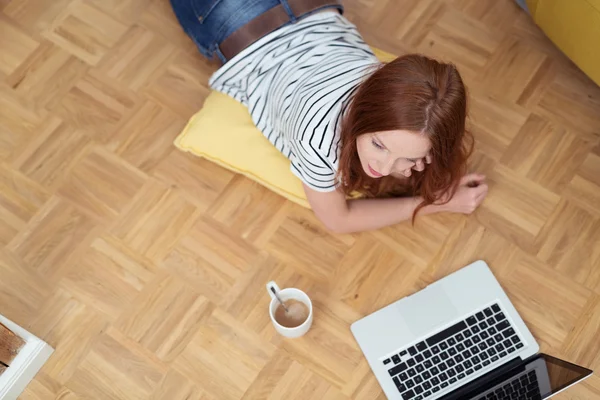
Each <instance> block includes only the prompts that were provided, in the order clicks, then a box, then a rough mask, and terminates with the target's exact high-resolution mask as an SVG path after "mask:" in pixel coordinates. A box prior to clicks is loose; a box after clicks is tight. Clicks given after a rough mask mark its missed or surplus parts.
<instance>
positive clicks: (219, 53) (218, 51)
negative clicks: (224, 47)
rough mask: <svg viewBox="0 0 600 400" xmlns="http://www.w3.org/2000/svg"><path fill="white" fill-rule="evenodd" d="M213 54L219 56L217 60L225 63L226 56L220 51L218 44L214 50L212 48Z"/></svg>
mask: <svg viewBox="0 0 600 400" xmlns="http://www.w3.org/2000/svg"><path fill="white" fill-rule="evenodd" d="M214 52H215V54H216V55H217V57H218V58H219V60H221V62H222V63H223V64H225V63H226V62H227V61H228V60H227V57H225V56H224V55H223V52H222V51H221V49H220V48H219V45H215V50H214Z"/></svg>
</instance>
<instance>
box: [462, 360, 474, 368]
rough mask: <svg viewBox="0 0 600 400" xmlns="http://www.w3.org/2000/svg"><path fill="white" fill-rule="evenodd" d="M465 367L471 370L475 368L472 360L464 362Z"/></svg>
mask: <svg viewBox="0 0 600 400" xmlns="http://www.w3.org/2000/svg"><path fill="white" fill-rule="evenodd" d="M463 365H464V366H465V368H471V367H472V366H473V363H472V362H471V361H470V360H467V361H465V362H464V364H463Z"/></svg>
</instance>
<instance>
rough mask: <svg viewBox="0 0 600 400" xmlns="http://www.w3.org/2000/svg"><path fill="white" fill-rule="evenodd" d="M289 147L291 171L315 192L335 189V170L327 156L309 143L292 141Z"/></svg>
mask: <svg viewBox="0 0 600 400" xmlns="http://www.w3.org/2000/svg"><path fill="white" fill-rule="evenodd" d="M291 147H292V152H291V156H290V161H291V165H290V169H291V170H292V173H293V174H294V175H296V176H297V177H298V178H300V180H301V181H302V182H304V184H306V186H308V187H309V188H311V189H313V190H315V191H317V192H333V191H334V190H335V189H336V179H335V175H336V171H335V169H334V168H333V166H332V164H331V162H330V161H329V160H328V159H327V157H325V155H324V154H322V152H321V151H320V150H319V149H316V148H314V147H313V146H311V145H310V143H304V142H302V141H294V142H292V146H291Z"/></svg>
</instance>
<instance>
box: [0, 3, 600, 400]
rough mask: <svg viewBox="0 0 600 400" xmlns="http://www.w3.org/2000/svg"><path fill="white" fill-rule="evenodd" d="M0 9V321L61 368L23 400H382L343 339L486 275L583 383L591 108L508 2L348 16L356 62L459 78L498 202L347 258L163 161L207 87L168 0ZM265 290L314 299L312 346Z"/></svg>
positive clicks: (298, 215)
mask: <svg viewBox="0 0 600 400" xmlns="http://www.w3.org/2000/svg"><path fill="white" fill-rule="evenodd" d="M0 10H1V12H0V169H1V173H0V245H1V251H0V313H2V314H3V315H5V316H6V317H8V318H10V319H12V320H13V321H15V322H17V323H19V324H20V325H22V326H23V327H25V328H27V329H29V330H30V331H31V332H33V333H35V334H36V335H38V336H40V337H41V338H43V339H45V340H46V341H47V342H49V343H50V344H51V345H52V346H53V347H55V348H56V352H55V353H54V355H53V356H52V357H51V359H50V360H49V362H48V363H47V364H46V365H45V366H44V368H43V370H42V371H41V372H40V373H39V374H38V376H37V377H36V379H35V380H34V381H33V382H32V383H31V385H30V386H29V387H28V388H27V389H26V391H25V393H24V394H23V396H22V399H28V400H29V399H61V400H74V399H168V400H183V399H202V400H209V399H210V400H227V399H263V398H270V399H361V400H367V399H383V398H384V396H383V393H382V392H381V390H380V389H379V387H378V384H377V382H376V380H375V379H374V377H373V375H372V373H371V372H370V370H369V367H368V365H367V363H366V361H365V359H364V358H363V357H362V355H361V352H360V351H359V348H358V347H357V345H356V343H355V341H354V339H353V337H352V335H351V333H350V330H349V325H350V324H351V323H352V322H353V321H355V320H357V319H359V318H360V317H362V316H364V315H366V314H368V313H370V312H373V311H375V310H377V309H378V308H380V307H382V306H383V305H386V304H388V303H390V302H392V301H394V300H396V299H398V298H400V297H402V296H405V295H407V294H410V293H412V292H414V291H416V290H418V289H419V288H422V287H424V286H425V285H426V284H428V283H430V282H433V281H434V280H436V279H438V278H441V277H443V276H445V275H447V274H448V273H450V272H451V271H454V270H456V269H458V268H460V267H461V266H463V265H466V264H467V263H469V262H471V261H474V260H476V259H480V258H482V259H485V260H486V261H487V262H488V263H489V264H490V265H491V267H492V268H493V270H494V272H495V274H496V275H497V277H498V278H499V280H500V282H501V283H502V285H503V286H504V288H505V289H506V291H507V292H508V294H509V296H510V297H511V299H512V300H513V302H514V304H515V306H516V307H517V309H518V310H519V312H520V313H521V315H522V316H523V317H524V318H525V320H526V322H527V323H528V325H529V327H530V329H531V330H532V331H533V333H534V334H535V336H536V337H537V339H538V340H539V342H540V344H541V346H542V349H543V351H545V352H548V353H550V354H553V355H557V356H560V357H564V358H566V359H568V360H571V361H574V362H578V363H581V364H583V365H584V366H586V367H590V368H593V369H597V370H600V340H598V332H599V329H600V88H598V87H597V86H595V85H594V84H593V83H592V82H591V81H590V80H589V79H588V78H586V77H585V76H584V75H583V74H582V73H581V72H580V71H579V70H578V69H577V68H576V67H575V66H574V65H573V64H572V63H571V62H570V61H569V60H568V59H566V57H564V56H563V55H562V54H561V53H560V52H559V51H558V50H556V49H555V48H554V47H553V46H552V44H551V43H550V42H549V40H548V39H546V38H545V37H544V36H543V34H542V33H541V32H540V30H539V29H538V28H536V27H535V26H534V25H533V24H532V22H531V21H530V19H529V18H528V17H527V15H525V13H523V12H522V11H521V10H520V9H519V8H517V6H516V5H514V4H513V1H511V0H447V1H443V0H403V1H399V0H387V1H384V0H377V1H375V0H355V1H347V16H348V17H349V18H350V19H351V20H353V21H354V22H355V23H356V24H357V25H358V26H359V28H360V29H361V31H362V32H363V33H364V36H365V38H366V39H367V41H368V42H369V43H371V44H373V45H376V46H378V47H381V48H383V49H384V50H387V51H390V52H394V53H396V54H401V53H405V52H416V51H418V52H422V53H425V54H428V55H431V56H434V57H439V58H442V59H444V60H449V61H452V62H454V63H456V64H457V65H458V66H459V68H460V71H461V73H462V74H463V76H464V77H465V79H466V82H467V84H468V86H469V91H470V96H471V98H470V99H471V103H470V112H471V117H470V118H471V119H470V127H471V129H472V130H473V132H474V134H475V136H476V138H477V152H476V154H475V155H474V157H473V159H472V164H473V166H472V169H473V170H474V171H475V170H476V171H481V172H484V173H486V174H487V175H488V177H489V179H490V181H491V182H490V184H491V190H490V194H489V196H488V198H487V199H486V201H485V203H484V204H483V206H482V207H481V209H480V210H478V211H477V212H476V213H475V214H474V215H472V216H470V217H468V218H467V217H463V216H458V215H436V216H431V217H423V218H420V219H419V221H418V223H417V225H416V227H415V228H413V227H411V226H410V225H409V224H401V225H398V226H396V227H393V228H388V229H383V230H380V231H377V232H372V233H364V234H357V235H344V236H334V235H329V234H328V233H326V231H325V230H324V228H323V227H322V226H321V225H320V224H319V223H318V221H317V220H316V219H315V217H314V216H313V215H312V214H311V212H310V211H307V210H304V209H302V208H300V207H298V206H295V205H293V204H291V203H289V202H286V201H284V200H283V199H282V198H280V197H278V196H277V195H275V194H273V193H271V192H269V191H267V190H265V189H263V188H262V187H260V186H258V185H256V184H254V183H252V182H250V181H249V180H246V179H244V178H241V177H239V176H236V175H233V174H232V173H230V172H228V171H226V170H223V169H221V168H219V167H217V166H215V165H213V164H211V163H209V162H207V161H204V160H202V159H195V158H193V157H191V156H189V155H186V154H182V153H181V152H178V151H176V150H175V149H174V147H173V146H172V141H173V139H174V138H175V136H176V135H177V134H178V132H179V131H180V130H181V129H182V127H183V126H184V124H185V123H186V121H187V119H188V118H189V117H190V116H191V115H192V114H193V113H194V112H196V111H197V110H198V109H199V108H200V106H201V105H202V102H203V99H204V98H205V96H206V95H207V93H208V91H209V90H208V88H207V79H208V77H209V75H210V74H211V72H212V71H214V69H215V67H214V65H210V64H209V63H207V62H205V61H203V60H202V59H201V58H200V57H199V56H198V54H197V52H196V50H195V48H194V46H193V44H192V43H191V41H190V40H188V39H187V37H186V36H185V35H184V34H183V33H182V32H181V31H180V28H179V27H178V25H177V23H176V21H175V18H174V17H173V15H172V12H171V10H170V7H169V3H168V1H167V0H83V1H80V0H0ZM271 279H275V280H276V281H277V282H278V283H279V285H280V286H282V287H284V286H288V285H293V286H296V287H300V288H302V289H304V290H305V291H306V292H308V293H309V295H311V296H312V298H313V301H314V303H315V321H314V326H313V329H312V330H311V331H310V333H309V334H308V335H307V336H306V337H304V338H302V339H298V340H283V339H282V338H280V337H278V336H277V334H276V333H275V332H274V330H273V328H272V326H271V325H270V322H269V317H268V314H267V304H268V302H269V297H268V296H267V294H266V292H265V290H264V284H265V283H266V282H267V281H268V280H271ZM559 398H561V399H598V398H600V378H598V377H592V378H590V379H589V380H587V381H586V382H585V384H582V385H578V386H577V387H575V388H573V389H571V390H569V391H568V392H567V393H566V394H564V395H562V396H560V397H559Z"/></svg>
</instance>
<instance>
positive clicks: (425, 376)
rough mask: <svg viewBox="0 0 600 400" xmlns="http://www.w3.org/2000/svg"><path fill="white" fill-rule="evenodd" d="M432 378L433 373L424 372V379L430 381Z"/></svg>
mask: <svg viewBox="0 0 600 400" xmlns="http://www.w3.org/2000/svg"><path fill="white" fill-rule="evenodd" d="M429 378H431V373H430V372H429V371H425V372H423V379H425V380H428V379H429Z"/></svg>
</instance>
